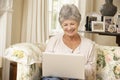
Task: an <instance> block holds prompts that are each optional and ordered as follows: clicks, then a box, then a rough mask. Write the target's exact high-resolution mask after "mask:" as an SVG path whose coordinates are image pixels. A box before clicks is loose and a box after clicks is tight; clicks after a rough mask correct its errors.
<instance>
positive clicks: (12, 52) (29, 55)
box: [4, 43, 45, 65]
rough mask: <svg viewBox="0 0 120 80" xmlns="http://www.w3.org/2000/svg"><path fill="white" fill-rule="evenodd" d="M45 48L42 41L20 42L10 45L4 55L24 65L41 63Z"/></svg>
mask: <svg viewBox="0 0 120 80" xmlns="http://www.w3.org/2000/svg"><path fill="white" fill-rule="evenodd" d="M44 49H45V45H44V44H42V43H38V44H33V43H18V44H14V45H12V46H10V47H8V48H7V49H6V50H5V55H4V57H5V58H7V59H8V60H11V61H15V62H18V63H21V64H24V65H31V64H33V63H41V59H42V52H43V51H44Z"/></svg>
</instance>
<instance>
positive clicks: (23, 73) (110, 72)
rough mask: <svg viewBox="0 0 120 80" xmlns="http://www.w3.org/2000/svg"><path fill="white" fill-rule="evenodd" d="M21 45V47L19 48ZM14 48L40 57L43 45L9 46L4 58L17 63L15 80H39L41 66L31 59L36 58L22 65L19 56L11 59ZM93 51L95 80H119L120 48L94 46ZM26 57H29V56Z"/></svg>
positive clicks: (43, 48)
mask: <svg viewBox="0 0 120 80" xmlns="http://www.w3.org/2000/svg"><path fill="white" fill-rule="evenodd" d="M21 45H22V47H20V46H21ZM23 46H24V47H23ZM15 47H19V49H18V48H17V50H25V49H27V51H28V52H32V51H33V53H34V54H39V55H41V54H42V52H43V51H44V50H45V44H31V43H29V44H24V43H20V44H19V45H18V44H17V45H13V46H10V47H9V48H8V49H9V50H8V49H7V50H6V58H8V59H9V60H13V61H16V62H17V61H18V70H17V71H18V72H17V80H39V78H40V76H41V74H42V73H41V71H40V70H41V65H38V64H36V63H35V62H36V61H33V60H38V59H33V58H38V57H32V54H33V53H32V54H31V58H27V59H31V60H29V61H33V62H34V63H31V62H29V61H27V62H28V63H29V64H25V63H23V62H24V61H23V62H20V61H19V59H16V58H15V57H18V58H20V59H21V57H20V56H19V55H16V56H14V57H13V52H14V51H11V49H13V50H16V48H15ZM33 47H36V48H39V50H38V51H37V52H36V51H35V50H36V49H34V48H33ZM22 48H24V49H22ZM95 51H96V54H97V66H96V70H97V73H96V77H97V80H120V47H115V46H103V45H98V44H96V50H95ZM25 52H26V51H25ZM10 54H11V55H10ZM22 54H23V53H22ZM24 54H25V53H24ZM27 57H30V55H29V56H27ZM39 58H41V56H39ZM27 59H26V60H27ZM39 60H41V59H39ZM22 63H23V64H22Z"/></svg>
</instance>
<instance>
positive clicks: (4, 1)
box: [0, 0, 13, 80]
mask: <svg viewBox="0 0 120 80" xmlns="http://www.w3.org/2000/svg"><path fill="white" fill-rule="evenodd" d="M12 6H13V0H0V68H1V67H2V79H1V80H9V67H10V62H9V61H8V60H6V59H5V58H1V57H3V56H4V53H5V49H6V48H7V47H8V46H10V44H11V29H12Z"/></svg>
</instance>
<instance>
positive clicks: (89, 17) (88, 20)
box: [85, 16, 97, 31]
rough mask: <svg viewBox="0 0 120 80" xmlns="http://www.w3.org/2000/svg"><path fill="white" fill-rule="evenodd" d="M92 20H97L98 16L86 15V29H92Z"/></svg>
mask: <svg viewBox="0 0 120 80" xmlns="http://www.w3.org/2000/svg"><path fill="white" fill-rule="evenodd" d="M92 21H97V17H96V16H87V17H86V25H85V27H86V31H91V30H92V29H91V25H92Z"/></svg>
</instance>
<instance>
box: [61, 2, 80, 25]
mask: <svg viewBox="0 0 120 80" xmlns="http://www.w3.org/2000/svg"><path fill="white" fill-rule="evenodd" d="M66 19H72V20H75V21H77V22H78V24H79V23H80V20H81V14H80V12H79V10H78V8H77V7H76V6H75V5H74V4H66V5H63V7H62V8H61V10H60V13H59V22H60V24H62V22H63V21H64V20H66Z"/></svg>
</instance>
